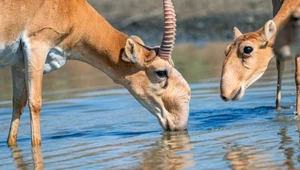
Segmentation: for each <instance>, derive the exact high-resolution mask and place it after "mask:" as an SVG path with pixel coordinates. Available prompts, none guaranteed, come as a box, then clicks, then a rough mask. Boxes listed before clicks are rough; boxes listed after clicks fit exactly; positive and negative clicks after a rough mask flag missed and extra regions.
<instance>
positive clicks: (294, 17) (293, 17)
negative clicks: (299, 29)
mask: <svg viewBox="0 0 300 170" xmlns="http://www.w3.org/2000/svg"><path fill="white" fill-rule="evenodd" d="M291 20H292V21H295V22H296V21H298V20H299V18H298V17H296V16H294V15H292V16H291Z"/></svg>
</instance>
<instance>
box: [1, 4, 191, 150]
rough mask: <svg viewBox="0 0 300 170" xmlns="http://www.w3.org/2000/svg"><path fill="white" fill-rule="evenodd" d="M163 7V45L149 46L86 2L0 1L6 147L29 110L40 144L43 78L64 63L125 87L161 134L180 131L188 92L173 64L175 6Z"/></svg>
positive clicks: (34, 137) (34, 138)
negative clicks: (8, 78)
mask: <svg viewBox="0 0 300 170" xmlns="http://www.w3.org/2000/svg"><path fill="white" fill-rule="evenodd" d="M163 5H164V7H163V8H164V18H165V24H164V36H163V39H162V43H161V45H160V46H157V47H148V46H146V45H145V44H144V43H143V41H142V40H141V39H140V38H138V37H136V36H131V37H129V36H127V35H126V34H124V33H122V32H120V31H118V30H116V29H115V28H113V27H112V26H111V25H110V24H109V23H108V22H107V21H106V20H105V19H104V18H103V17H102V16H101V15H99V14H98V13H97V12H96V10H95V9H93V7H92V6H91V5H90V4H88V2H87V1H85V0H68V1H61V0H10V1H0V8H1V13H0V64H2V65H10V66H11V71H12V77H13V115H12V120H11V125H10V131H9V135H8V139H7V143H8V145H16V139H17V133H18V126H19V121H20V117H21V114H22V111H23V108H24V106H25V105H26V103H28V106H29V110H30V119H31V134H32V136H31V143H32V145H41V135H40V110H41V106H42V97H41V94H42V80H43V73H48V72H51V71H54V70H56V69H58V68H59V67H61V66H62V65H64V63H65V61H66V60H79V61H82V62H85V63H88V64H89V65H91V66H93V67H96V68H98V69H99V70H101V71H103V72H104V73H106V74H107V75H108V76H109V77H110V78H111V79H112V80H113V81H114V82H115V83H118V84H121V85H123V86H124V87H125V88H127V89H128V91H129V92H130V93H131V94H132V95H133V96H134V97H135V98H136V99H137V101H138V102H140V103H141V104H142V105H143V106H144V107H145V108H147V109H148V110H149V111H150V112H151V113H152V114H153V115H154V116H156V117H157V119H158V121H159V123H160V125H161V126H162V128H163V129H164V130H171V131H175V130H185V129H186V127H187V123H188V116H189V101H190V88H189V86H188V83H187V82H186V81H185V79H184V78H183V77H182V75H181V74H180V73H179V72H178V71H177V70H176V69H175V68H174V66H173V61H172V59H171V53H172V49H173V44H174V39H175V30H176V28H175V27H176V18H175V11H174V7H173V4H172V2H171V0H163ZM149 29H151V28H149Z"/></svg>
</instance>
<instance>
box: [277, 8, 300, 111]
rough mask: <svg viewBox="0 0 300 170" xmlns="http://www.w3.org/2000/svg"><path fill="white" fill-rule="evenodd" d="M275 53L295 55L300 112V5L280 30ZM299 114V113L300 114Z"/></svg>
mask: <svg viewBox="0 0 300 170" xmlns="http://www.w3.org/2000/svg"><path fill="white" fill-rule="evenodd" d="M274 53H275V54H276V56H277V58H278V59H279V60H283V61H284V60H286V59H288V58H291V57H295V63H296V70H295V83H296V111H297V114H298V113H299V112H300V5H299V6H298V7H297V8H296V10H295V11H293V12H292V14H291V15H290V17H289V20H288V21H287V23H286V24H285V25H284V27H283V28H282V29H281V30H280V31H279V32H278V35H277V37H276V41H275V44H274ZM298 116H299V114H298Z"/></svg>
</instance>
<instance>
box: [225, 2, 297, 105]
mask: <svg viewBox="0 0 300 170" xmlns="http://www.w3.org/2000/svg"><path fill="white" fill-rule="evenodd" d="M272 2H273V14H274V15H275V14H276V15H275V16H274V18H273V20H269V21H267V22H266V23H265V25H264V26H263V27H262V28H261V29H259V30H257V31H255V32H249V33H245V34H242V33H241V32H240V31H239V30H238V28H236V27H235V28H234V31H233V32H234V42H233V43H232V44H230V45H228V46H227V47H226V49H225V55H226V58H225V60H224V63H223V68H222V75H221V81H220V91H221V98H222V99H223V100H224V101H229V100H239V99H241V98H242V97H243V95H244V93H245V90H246V89H247V88H248V87H249V86H250V85H251V84H252V83H254V82H255V81H257V80H258V79H259V78H260V77H261V76H262V75H263V74H264V72H265V71H266V69H267V66H268V64H269V61H270V60H271V58H272V57H273V56H274V53H273V44H274V40H275V35H276V34H277V28H280V27H281V26H282V25H283V24H284V23H285V22H286V21H287V20H288V18H289V15H290V13H291V12H292V11H293V10H294V9H295V8H296V7H297V4H299V3H300V0H273V1H272ZM276 61H277V69H278V86H277V97H276V108H277V109H278V110H279V109H280V100H281V79H282V72H283V67H284V61H283V60H276Z"/></svg>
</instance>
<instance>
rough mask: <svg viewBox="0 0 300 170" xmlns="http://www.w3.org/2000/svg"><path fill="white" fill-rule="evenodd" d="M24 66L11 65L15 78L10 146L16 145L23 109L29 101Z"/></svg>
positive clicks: (8, 141)
mask: <svg viewBox="0 0 300 170" xmlns="http://www.w3.org/2000/svg"><path fill="white" fill-rule="evenodd" d="M23 70H24V68H17V67H13V66H12V67H11V72H12V79H13V101H12V102H13V113H12V118H11V123H10V129H9V133H8V138H7V144H8V145H9V146H16V144H17V135H18V128H19V123H20V118H21V115H22V112H23V109H24V107H25V105H26V102H27V92H26V85H25V75H24V71H23Z"/></svg>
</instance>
